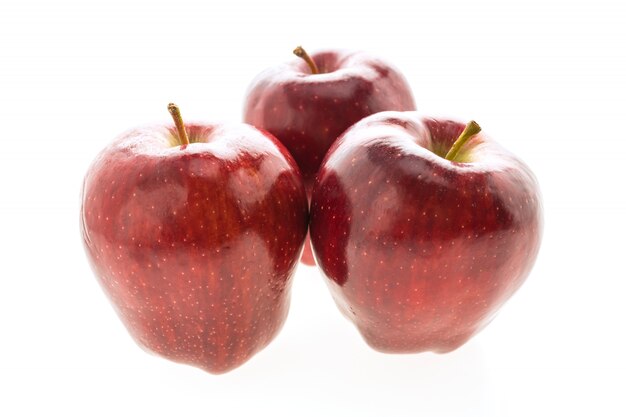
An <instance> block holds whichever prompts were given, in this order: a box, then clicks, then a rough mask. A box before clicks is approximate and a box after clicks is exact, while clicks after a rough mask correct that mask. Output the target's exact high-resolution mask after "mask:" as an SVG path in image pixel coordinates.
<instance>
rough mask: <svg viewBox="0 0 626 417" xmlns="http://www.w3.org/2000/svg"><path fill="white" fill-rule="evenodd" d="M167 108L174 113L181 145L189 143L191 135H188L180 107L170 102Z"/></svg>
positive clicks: (173, 117) (173, 116)
mask: <svg viewBox="0 0 626 417" xmlns="http://www.w3.org/2000/svg"><path fill="white" fill-rule="evenodd" d="M167 110H169V112H170V114H171V115H172V119H174V124H175V125H176V129H177V130H178V141H179V142H180V144H181V145H189V137H187V131H186V130H185V123H183V117H182V116H181V115H180V109H179V108H178V106H177V105H176V104H174V103H170V104H168V105H167Z"/></svg>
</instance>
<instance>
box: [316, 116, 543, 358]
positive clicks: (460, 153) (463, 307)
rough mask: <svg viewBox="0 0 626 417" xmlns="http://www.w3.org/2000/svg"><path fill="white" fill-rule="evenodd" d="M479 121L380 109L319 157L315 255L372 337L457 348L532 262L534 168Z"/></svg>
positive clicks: (349, 313)
mask: <svg viewBox="0 0 626 417" xmlns="http://www.w3.org/2000/svg"><path fill="white" fill-rule="evenodd" d="M479 131H480V128H479V127H478V125H477V124H476V123H474V122H470V123H469V124H468V125H467V126H466V124H465V123H461V122H458V121H453V120H447V119H433V118H429V117H424V116H421V115H420V114H418V113H417V112H383V113H379V114H377V115H373V116H370V117H368V118H366V119H363V120H362V121H360V122H359V123H357V124H356V125H355V126H353V127H352V128H350V129H349V130H348V131H346V132H345V133H344V134H343V135H342V136H341V138H340V139H338V140H337V142H335V144H334V145H333V147H332V148H331V149H330V150H329V152H328V154H327V155H326V158H325V160H324V162H323V163H322V166H321V168H320V172H319V174H318V178H317V182H316V185H315V188H314V190H313V197H312V200H311V224H310V234H311V242H312V245H313V251H314V254H315V259H316V261H317V263H318V265H319V266H320V268H321V270H322V271H323V274H324V276H325V277H326V278H327V283H328V284H329V287H330V290H331V293H332V296H333V297H334V299H335V301H336V303H337V305H338V307H339V309H340V310H341V311H342V313H343V314H344V315H345V316H346V317H348V318H349V319H350V320H351V321H353V322H354V324H355V325H356V327H357V328H358V330H359V331H360V333H361V334H362V336H363V337H364V338H365V340H366V341H367V343H368V344H369V345H370V346H372V347H373V348H374V349H377V350H380V351H384V352H420V351H435V352H447V351H451V350H453V349H456V348H458V347H459V346H461V345H462V344H463V343H465V342H466V341H467V340H468V339H469V338H470V337H472V335H474V334H475V333H476V332H478V331H479V330H480V329H482V328H483V327H484V326H485V325H486V324H487V323H489V321H490V320H491V319H492V318H493V317H494V315H495V313H496V311H497V310H498V309H499V308H500V307H501V306H502V305H503V303H504V302H506V301H507V300H508V299H509V297H511V295H512V294H513V293H514V292H515V291H516V290H517V289H518V288H519V287H520V285H522V283H523V282H524V280H525V279H526V277H527V276H528V274H529V272H530V270H531V268H532V266H533V263H534V262H535V258H536V256H537V252H538V250H539V245H540V240H541V230H542V215H541V202H540V194H539V190H538V186H537V182H536V180H535V177H534V176H533V174H532V173H531V171H530V170H529V168H528V167H527V166H526V165H525V164H524V163H523V162H522V161H521V160H520V159H518V158H517V157H515V156H514V155H512V154H511V153H509V152H507V151H506V150H504V149H503V148H501V147H500V146H499V145H498V144H496V142H494V141H493V140H492V139H491V138H489V137H488V136H486V135H484V134H482V133H479ZM453 144H454V146H453Z"/></svg>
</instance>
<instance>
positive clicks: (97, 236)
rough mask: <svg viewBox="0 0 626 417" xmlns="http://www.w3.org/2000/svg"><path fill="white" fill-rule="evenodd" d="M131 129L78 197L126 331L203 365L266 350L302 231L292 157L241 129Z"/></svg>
mask: <svg viewBox="0 0 626 417" xmlns="http://www.w3.org/2000/svg"><path fill="white" fill-rule="evenodd" d="M170 110H171V111H172V114H173V115H174V117H175V120H176V124H177V128H175V127H173V126H152V127H146V128H140V129H135V130H131V131H129V132H127V133H125V134H123V135H122V136H121V137H119V138H118V139H117V140H116V141H115V142H113V143H112V144H111V145H110V146H109V147H107V148H106V149H105V150H104V151H102V153H100V155H99V156H98V157H97V158H96V160H95V161H94V163H93V165H92V166H91V167H90V169H89V171H88V172H87V175H86V178H85V181H84V189H83V193H82V208H81V230H82V237H83V240H84V244H85V248H86V251H87V256H88V258H89V261H90V262H91V265H92V268H93V270H94V272H95V275H96V277H97V278H98V280H99V282H100V284H101V285H102V287H103V289H104V291H105V293H106V294H107V295H108V297H109V298H110V300H111V302H112V304H113V306H114V307H115V309H116V310H117V313H118V314H119V316H120V318H121V319H122V321H123V322H124V324H125V325H126V327H127V328H128V330H129V332H130V334H131V335H132V336H133V338H134V339H135V340H136V341H137V342H138V343H139V344H140V345H141V346H142V347H144V348H146V349H147V350H149V351H151V352H153V353H156V354H158V355H160V356H163V357H165V358H168V359H170V360H173V361H177V362H182V363H186V364H190V365H193V366H197V367H199V368H202V369H204V370H206V371H208V372H212V373H222V372H226V371H229V370H231V369H233V368H235V367H237V366H239V365H241V364H242V363H243V362H245V361H246V360H248V359H249V358H250V357H251V356H252V355H254V354H255V353H256V352H258V351H259V350H261V349H262V348H263V347H265V346H266V345H267V344H268V343H269V342H270V341H271V340H272V339H273V338H274V337H275V336H276V334H277V333H278V331H279V330H280V328H281V326H282V325H283V323H284V321H285V318H286V316H287V311H288V309H289V298H290V287H291V279H292V277H293V274H294V271H295V269H296V266H297V263H298V258H299V256H300V253H301V250H302V245H303V242H304V238H305V235H306V230H307V220H308V218H307V216H308V214H307V210H308V207H307V198H306V193H305V190H304V186H303V183H302V179H301V176H300V173H299V170H298V167H297V165H296V163H295V162H294V161H293V159H292V158H291V156H290V155H289V153H288V152H287V151H286V150H285V149H284V147H283V146H282V145H281V144H280V143H279V142H278V141H276V140H275V139H274V138H273V137H271V135H268V134H266V133H262V132H260V131H259V130H257V129H256V128H254V127H252V126H248V125H243V124H240V125H211V124H193V125H191V124H190V125H188V126H186V127H185V126H184V125H183V123H182V119H181V118H180V113H179V112H178V111H177V108H176V107H175V106H173V105H171V106H170Z"/></svg>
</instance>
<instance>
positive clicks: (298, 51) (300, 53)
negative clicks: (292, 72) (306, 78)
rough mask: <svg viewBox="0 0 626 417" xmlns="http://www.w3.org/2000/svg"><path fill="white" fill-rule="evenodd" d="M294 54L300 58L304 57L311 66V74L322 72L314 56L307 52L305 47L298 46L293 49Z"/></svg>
mask: <svg viewBox="0 0 626 417" xmlns="http://www.w3.org/2000/svg"><path fill="white" fill-rule="evenodd" d="M293 54H294V55H295V56H297V57H299V58H302V59H304V61H305V62H306V63H307V64H308V66H309V68H310V69H311V74H319V73H320V70H319V69H318V68H317V65H316V64H315V61H313V58H311V57H310V56H309V54H307V53H306V51H305V50H304V48H303V47H301V46H298V47H297V48H296V49H294V50H293Z"/></svg>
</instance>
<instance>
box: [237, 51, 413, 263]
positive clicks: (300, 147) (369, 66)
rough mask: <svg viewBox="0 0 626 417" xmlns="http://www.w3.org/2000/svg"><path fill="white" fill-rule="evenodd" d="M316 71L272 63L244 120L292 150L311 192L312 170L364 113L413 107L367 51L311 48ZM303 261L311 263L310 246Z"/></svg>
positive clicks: (388, 69)
mask: <svg viewBox="0 0 626 417" xmlns="http://www.w3.org/2000/svg"><path fill="white" fill-rule="evenodd" d="M311 58H312V59H313V60H314V61H315V62H316V64H317V66H318V67H319V70H320V74H311V72H310V70H309V67H308V65H307V64H306V62H304V61H303V60H302V59H300V58H294V59H293V60H292V61H291V62H289V63H286V64H283V65H280V66H276V67H273V68H270V69H268V70H266V71H264V72H262V73H261V74H259V75H258V76H257V77H256V78H255V79H254V80H253V81H252V83H251V85H250V87H249V89H248V93H247V95H246V101H245V105H244V112H243V113H244V116H243V118H244V121H245V122H246V123H250V124H252V125H254V126H256V127H258V128H261V129H264V130H267V131H269V132H270V133H272V134H273V135H274V136H276V137H277V138H278V139H279V140H280V141H281V142H282V143H283V144H284V145H285V146H286V147H287V149H289V152H290V153H291V154H292V155H293V157H294V159H295V160H296V162H297V163H298V166H299V167H300V170H301V172H302V177H303V178H304V184H305V187H306V190H307V195H308V196H309V199H310V195H311V190H312V187H313V182H314V180H315V175H316V174H317V171H318V169H319V166H320V163H321V162H322V159H323V158H324V155H325V154H326V151H328V148H329V147H330V145H331V144H332V143H333V142H334V141H335V139H337V137H338V136H339V135H340V134H341V133H343V132H344V131H345V130H346V129H347V128H348V127H350V126H351V125H353V124H354V123H356V122H358V121H359V120H361V119H362V118H364V117H366V116H369V115H371V114H374V113H377V112H380V111H385V110H398V111H402V110H415V102H414V100H413V95H412V93H411V88H410V86H409V85H408V83H407V81H406V79H405V78H404V76H403V75H402V74H401V73H400V72H399V71H398V70H397V69H396V68H395V67H393V66H392V65H390V64H389V63H387V62H385V61H383V60H381V59H379V58H376V57H373V56H371V55H369V54H367V53H365V52H355V51H338V50H327V51H320V52H318V53H315V54H312V55H311ZM303 261H305V263H307V264H309V265H312V264H313V259H312V257H311V254H310V250H307V249H306V248H305V251H304V256H303Z"/></svg>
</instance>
